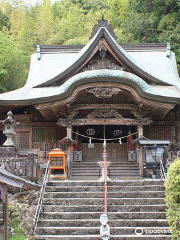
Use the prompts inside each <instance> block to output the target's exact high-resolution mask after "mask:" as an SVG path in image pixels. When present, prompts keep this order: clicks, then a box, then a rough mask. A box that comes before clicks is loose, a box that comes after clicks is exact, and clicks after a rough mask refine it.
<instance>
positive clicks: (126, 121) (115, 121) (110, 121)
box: [57, 118, 152, 126]
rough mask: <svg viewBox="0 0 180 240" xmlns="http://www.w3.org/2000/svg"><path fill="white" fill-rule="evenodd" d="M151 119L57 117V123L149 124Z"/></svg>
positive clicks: (62, 124) (77, 124) (61, 124)
mask: <svg viewBox="0 0 180 240" xmlns="http://www.w3.org/2000/svg"><path fill="white" fill-rule="evenodd" d="M151 122H152V121H151V120H150V119H148V118H144V119H141V120H138V119H131V118H122V119H119V118H96V119H87V118H85V119H73V120H71V122H68V121H67V119H59V120H58V122H57V124H58V125H60V126H67V125H68V124H69V125H71V126H82V125H104V124H106V125H139V124H142V125H149V124H150V123H151Z"/></svg>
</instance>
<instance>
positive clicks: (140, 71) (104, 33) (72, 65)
mask: <svg viewBox="0 0 180 240" xmlns="http://www.w3.org/2000/svg"><path fill="white" fill-rule="evenodd" d="M103 38H104V39H105V40H106V41H107V43H108V44H109V46H110V47H111V48H112V50H113V51H114V52H115V53H116V55H117V57H118V58H119V59H120V60H121V61H123V63H124V64H125V65H126V66H127V67H128V68H130V69H133V71H134V72H135V74H137V75H138V76H140V77H141V78H143V79H145V80H148V81H149V82H150V83H152V84H153V83H156V84H159V85H173V84H171V83H170V82H165V81H163V79H161V78H159V77H158V76H155V74H152V72H151V71H149V69H146V68H145V67H144V66H143V65H141V64H140V63H139V62H137V61H136V60H135V59H134V58H133V57H132V56H131V55H130V54H129V53H127V52H126V51H125V50H124V49H123V48H122V47H121V46H120V45H119V44H118V43H117V41H116V40H115V39H114V38H113V37H112V36H111V34H110V33H109V32H108V30H107V29H106V28H104V27H101V28H100V29H99V31H98V32H97V33H96V35H95V36H94V37H93V38H92V39H91V41H90V42H89V43H88V44H87V45H86V46H85V47H84V48H83V49H82V50H81V51H80V52H79V53H78V54H76V57H75V56H73V60H72V61H70V62H69V64H67V66H66V67H65V68H64V69H62V70H60V71H59V74H57V75H56V76H54V77H53V78H51V79H49V80H47V81H46V82H43V83H38V82H37V84H36V85H35V86H36V87H43V86H44V87H45V86H51V85H56V82H57V81H60V80H61V79H62V80H64V79H68V78H70V77H72V76H73V75H74V73H75V71H77V69H79V68H81V66H82V65H83V63H84V61H86V60H87V59H88V57H89V55H90V53H92V52H93V51H94V49H95V48H96V46H97V44H98V43H99V41H100V40H101V39H103ZM62 83H63V81H62ZM35 86H34V87H35Z"/></svg>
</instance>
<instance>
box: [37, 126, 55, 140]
mask: <svg viewBox="0 0 180 240" xmlns="http://www.w3.org/2000/svg"><path fill="white" fill-rule="evenodd" d="M56 140H58V131H57V129H56V128H53V127H46V128H37V127H35V128H33V142H49V141H56Z"/></svg>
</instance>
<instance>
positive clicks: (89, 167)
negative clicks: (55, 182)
mask: <svg viewBox="0 0 180 240" xmlns="http://www.w3.org/2000/svg"><path fill="white" fill-rule="evenodd" d="M87 169H88V170H92V171H93V170H94V169H96V170H98V171H99V170H100V169H101V168H100V167H99V166H98V165H97V166H80V167H79V166H78V167H73V168H72V171H74V170H76V171H78V170H79V171H83V170H87ZM108 169H110V170H116V169H118V170H133V169H135V170H136V169H139V167H138V166H136V165H130V166H126V165H124V166H118V165H117V166H112V167H109V168H108Z"/></svg>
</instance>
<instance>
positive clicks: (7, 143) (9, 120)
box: [0, 111, 16, 147]
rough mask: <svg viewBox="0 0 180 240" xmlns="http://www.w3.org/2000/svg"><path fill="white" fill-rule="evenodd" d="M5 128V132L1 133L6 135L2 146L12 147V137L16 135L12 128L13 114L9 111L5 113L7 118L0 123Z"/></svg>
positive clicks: (13, 123) (13, 122)
mask: <svg viewBox="0 0 180 240" xmlns="http://www.w3.org/2000/svg"><path fill="white" fill-rule="evenodd" d="M0 123H2V124H3V125H4V126H5V130H4V131H3V133H4V134H5V135H6V137H7V139H6V141H5V143H4V144H3V146H4V147H14V146H15V144H14V142H13V140H12V137H13V135H15V134H16V132H15V130H14V126H15V125H16V121H15V120H14V119H13V113H12V112H11V111H9V112H8V113H7V118H6V119H5V120H2V121H0Z"/></svg>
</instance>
